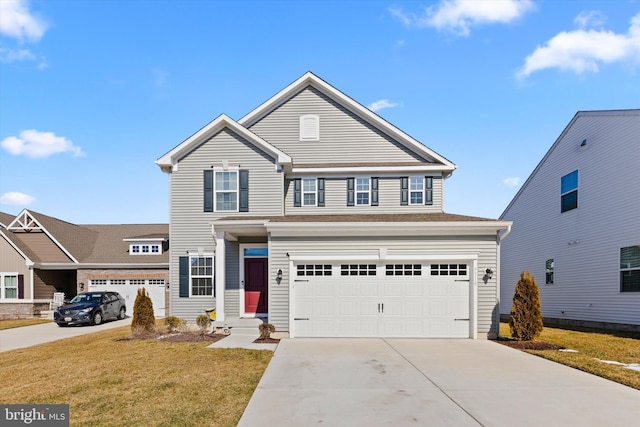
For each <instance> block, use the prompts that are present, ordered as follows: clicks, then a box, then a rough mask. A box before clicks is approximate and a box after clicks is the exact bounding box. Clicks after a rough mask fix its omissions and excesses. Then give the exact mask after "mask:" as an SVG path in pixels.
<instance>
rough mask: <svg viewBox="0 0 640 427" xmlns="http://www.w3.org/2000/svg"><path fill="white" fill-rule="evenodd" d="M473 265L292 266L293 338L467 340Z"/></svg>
mask: <svg viewBox="0 0 640 427" xmlns="http://www.w3.org/2000/svg"><path fill="white" fill-rule="evenodd" d="M471 267H472V263H470V262H466V261H460V260H453V261H448V260H437V261H433V262H424V261H418V262H416V261H412V262H403V263H400V262H385V263H382V262H375V263H373V262H372V263H363V262H357V263H345V262H341V263H337V262H331V263H327V262H313V263H312V262H300V263H296V264H293V272H292V276H293V277H292V279H293V283H292V295H293V303H292V317H293V325H294V328H295V336H297V337H390V338H391V337H428V338H469V337H470V336H471V335H470V334H471V332H470V331H471V330H472V328H471V325H470V323H471V322H472V318H471V313H473V310H472V309H471V307H473V301H472V300H471V299H470V295H471V293H470V292H469V289H470V288H471V286H472V283H471V282H470V278H471V276H472V274H471Z"/></svg>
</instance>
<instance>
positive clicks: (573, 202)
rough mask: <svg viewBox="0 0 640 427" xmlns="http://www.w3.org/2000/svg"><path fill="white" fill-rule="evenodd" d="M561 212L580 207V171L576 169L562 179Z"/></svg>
mask: <svg viewBox="0 0 640 427" xmlns="http://www.w3.org/2000/svg"><path fill="white" fill-rule="evenodd" d="M560 200H561V212H566V211H570V210H572V209H576V208H577V207H578V171H577V170H575V171H573V172H571V173H570V174H567V175H565V176H563V177H562V178H561V179H560Z"/></svg>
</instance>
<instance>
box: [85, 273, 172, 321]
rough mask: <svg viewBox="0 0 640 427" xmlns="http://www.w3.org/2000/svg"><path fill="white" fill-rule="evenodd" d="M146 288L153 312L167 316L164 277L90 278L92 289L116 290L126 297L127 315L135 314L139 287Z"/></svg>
mask: <svg viewBox="0 0 640 427" xmlns="http://www.w3.org/2000/svg"><path fill="white" fill-rule="evenodd" d="M139 288H145V289H146V290H147V292H148V293H149V297H150V298H151V301H152V302H153V314H154V316H156V317H164V316H165V309H164V303H165V282H164V280H163V279H90V280H89V290H90V291H114V292H118V293H119V294H120V295H122V296H123V297H124V299H125V300H126V302H127V316H133V305H134V304H135V302H136V296H137V295H138V289H139Z"/></svg>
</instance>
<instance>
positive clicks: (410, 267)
mask: <svg viewBox="0 0 640 427" xmlns="http://www.w3.org/2000/svg"><path fill="white" fill-rule="evenodd" d="M385 274H386V275H387V276H421V275H422V264H387V265H386V266H385Z"/></svg>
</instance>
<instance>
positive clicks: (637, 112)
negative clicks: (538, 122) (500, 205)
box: [500, 109, 640, 219]
mask: <svg viewBox="0 0 640 427" xmlns="http://www.w3.org/2000/svg"><path fill="white" fill-rule="evenodd" d="M602 116H609V117H615V116H638V118H640V109H628V110H592V111H578V112H577V113H576V114H575V115H574V116H573V118H572V119H571V121H570V122H569V124H568V125H567V126H566V127H565V128H564V130H563V131H562V133H561V134H560V136H558V138H557V139H556V140H555V142H554V143H553V145H551V148H549V150H548V151H547V152H546V153H545V155H544V156H543V157H542V159H541V160H540V162H539V163H538V164H537V166H536V167H535V169H533V172H531V174H530V175H529V177H528V178H527V180H526V181H525V182H524V184H522V187H520V189H519V190H518V192H517V193H516V195H515V196H513V199H511V202H509V204H508V205H507V207H506V208H505V209H504V211H502V214H500V219H503V218H504V216H505V215H506V213H507V211H509V209H511V206H513V204H514V203H515V202H516V200H517V199H518V198H519V197H520V195H521V194H522V192H523V191H524V190H525V188H526V187H527V186H528V185H529V183H530V182H531V181H532V180H533V178H534V177H535V176H536V175H537V173H538V171H539V170H540V168H541V167H542V165H543V164H544V163H545V162H546V161H547V159H548V158H549V157H550V156H551V154H552V153H553V152H554V150H555V149H556V147H558V145H559V144H561V143H562V141H563V140H564V138H565V136H566V135H567V133H568V132H569V130H571V128H572V127H573V126H575V124H576V122H577V121H578V119H580V118H588V117H602ZM627 142H628V143H630V144H637V140H631V139H630V140H627Z"/></svg>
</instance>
